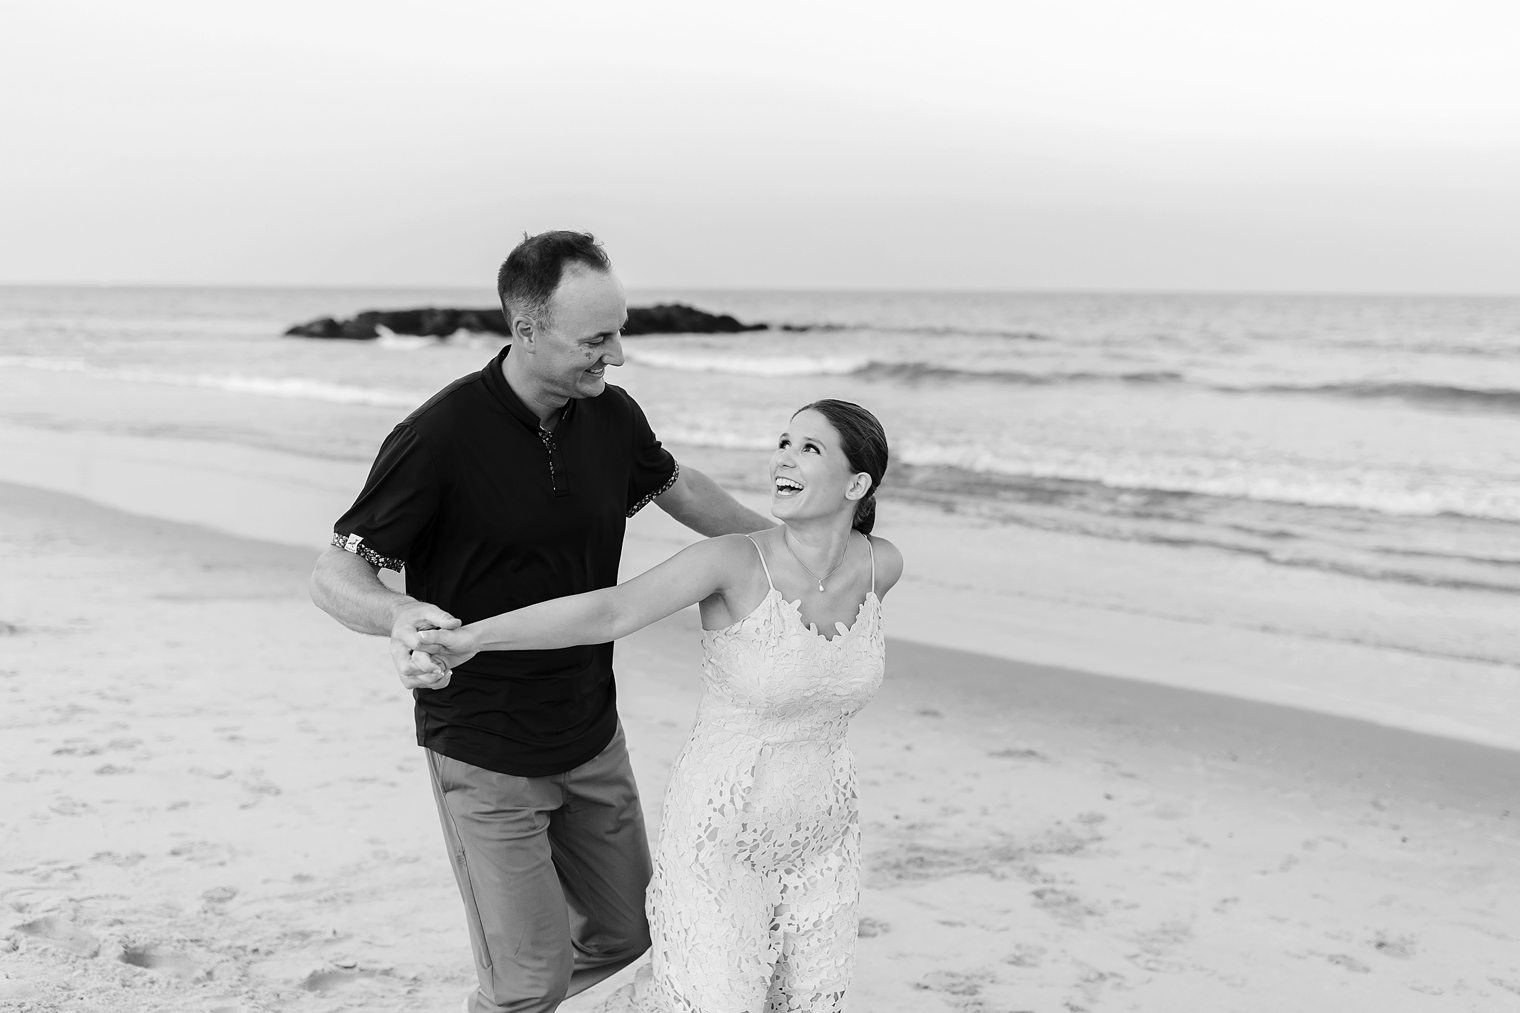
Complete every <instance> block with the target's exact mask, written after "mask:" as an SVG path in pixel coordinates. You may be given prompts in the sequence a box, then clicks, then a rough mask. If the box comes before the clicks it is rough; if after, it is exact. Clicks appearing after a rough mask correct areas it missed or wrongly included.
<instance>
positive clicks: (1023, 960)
mask: <svg viewBox="0 0 1520 1013" xmlns="http://www.w3.org/2000/svg"><path fill="white" fill-rule="evenodd" d="M1044 959H1045V947H1043V946H1034V945H1032V944H1030V943H1020V944H1019V945H1018V946H1015V947H1014V948H1013V952H1012V953H1010V954H1009V955H1008V956H1006V957H1004V958H1003V963H1005V964H1012V965H1013V966H1014V967H1039V966H1040V963H1041V961H1043V960H1044Z"/></svg>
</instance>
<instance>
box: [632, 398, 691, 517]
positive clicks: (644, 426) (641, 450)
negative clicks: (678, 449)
mask: <svg viewBox="0 0 1520 1013" xmlns="http://www.w3.org/2000/svg"><path fill="white" fill-rule="evenodd" d="M628 408H629V413H630V416H631V417H630V419H629V439H630V440H631V442H632V454H633V467H631V468H630V469H629V470H628V516H629V517H632V516H633V515H634V514H636V513H638V512H639V511H640V510H642V509H644V507H646V506H648V505H649V501H650V500H652V499H654V498H655V497H656V496H660V495H662V494H664V493H665V492H666V491H668V490H669V489H670V487H671V486H673V485H675V484H676V479H677V478H678V477H679V476H680V474H681V468H680V466H679V465H678V464H676V459H675V458H674V457H672V456H671V454H670V451H668V450H666V449H665V448H664V447H662V446H660V441H659V440H658V439H657V438H656V437H655V435H654V430H653V429H651V428H650V426H649V420H648V419H646V418H645V417H644V409H642V408H640V407H639V403H638V402H637V401H635V400H634V399H633V398H631V397H630V398H629V399H628Z"/></svg>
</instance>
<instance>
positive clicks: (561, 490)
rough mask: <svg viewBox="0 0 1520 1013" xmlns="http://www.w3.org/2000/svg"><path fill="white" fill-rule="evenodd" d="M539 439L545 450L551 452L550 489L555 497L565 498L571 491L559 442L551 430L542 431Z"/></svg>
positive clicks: (539, 433) (539, 432)
mask: <svg viewBox="0 0 1520 1013" xmlns="http://www.w3.org/2000/svg"><path fill="white" fill-rule="evenodd" d="M538 438H539V439H540V440H542V441H543V444H544V449H545V450H546V451H548V452H549V487H550V488H551V489H552V490H553V492H554V495H556V496H563V495H565V494H566V493H568V492H569V491H570V487H569V485H567V484H566V482H565V459H564V458H563V457H561V456H560V452H559V441H557V440H556V439H555V438H554V432H553V431H552V430H549V429H540V430H539V431H538Z"/></svg>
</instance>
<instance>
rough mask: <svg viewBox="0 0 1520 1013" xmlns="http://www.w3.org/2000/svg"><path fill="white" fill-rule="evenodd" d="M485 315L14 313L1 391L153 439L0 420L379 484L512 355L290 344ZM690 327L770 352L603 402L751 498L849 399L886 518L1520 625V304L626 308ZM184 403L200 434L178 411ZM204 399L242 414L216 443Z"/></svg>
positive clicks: (642, 381)
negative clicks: (457, 392)
mask: <svg viewBox="0 0 1520 1013" xmlns="http://www.w3.org/2000/svg"><path fill="white" fill-rule="evenodd" d="M492 300H493V294H492V293H491V292H489V291H488V290H416V291H400V290H394V289H389V290H377V291H362V290H353V289H316V288H312V289H289V290H284V289H253V288H243V289H211V288H197V289H188V288H187V289H175V288H63V287H59V288H40V287H25V288H21V287H11V288H3V287H0V370H4V371H8V372H12V373H13V375H15V376H28V375H41V374H50V375H53V376H55V377H56V376H57V375H59V374H62V375H65V376H69V375H79V376H90V377H94V378H96V379H104V380H108V381H111V382H113V383H120V384H123V385H128V386H129V387H130V388H131V389H134V390H140V391H143V392H156V397H155V404H157V405H159V406H161V409H162V410H161V411H155V412H153V413H152V414H151V415H150V416H145V415H143V414H142V413H134V414H131V415H124V414H122V413H120V412H117V413H115V414H113V413H112V411H111V409H110V408H109V407H108V406H94V405H80V404H69V403H62V402H60V403H58V404H55V405H51V406H48V407H45V408H39V407H38V406H37V405H35V404H28V405H27V406H26V407H25V408H24V410H23V409H22V408H18V407H16V406H10V407H7V406H5V405H0V418H5V419H9V420H11V421H16V422H20V423H23V424H30V425H47V426H65V427H71V428H91V427H98V428H102V429H108V430H116V431H128V432H140V433H147V434H152V435H182V436H188V437H195V438H203V439H215V440H227V441H232V442H242V443H247V444H250V445H255V446H266V447H276V448H280V449H284V450H289V451H293V452H296V453H302V454H310V455H316V456H323V457H340V458H346V459H354V460H365V459H368V458H369V457H370V456H371V455H372V454H373V452H374V450H375V448H376V446H377V445H378V442H379V440H380V439H381V437H383V435H384V433H385V431H386V429H388V427H389V424H390V423H391V422H393V421H395V420H396V419H399V418H400V417H401V416H402V415H404V414H405V413H406V412H407V411H409V410H410V409H411V408H412V407H414V406H415V405H416V404H418V403H420V402H421V401H422V400H423V399H425V398H426V397H427V396H428V395H429V394H430V393H431V392H432V391H433V390H435V389H436V388H437V387H439V386H441V385H442V384H443V383H446V382H448V381H449V380H451V379H453V378H454V377H456V376H459V375H461V374H463V373H465V372H468V371H471V370H474V369H478V368H479V367H480V366H481V365H482V364H483V363H484V362H485V361H486V360H487V359H488V358H489V356H490V355H491V354H492V353H493V352H494V351H495V349H496V348H497V347H498V341H499V339H497V338H495V337H485V336H478V335H468V334H460V335H455V336H454V337H452V338H450V339H448V340H445V341H438V340H434V339H413V338H406V337H400V336H397V337H388V338H382V339H381V340H379V341H376V342H333V341H318V340H311V339H296V338H285V337H282V336H281V332H282V331H283V330H284V329H285V328H286V327H287V326H289V325H290V324H294V323H299V322H303V321H305V320H308V319H310V318H313V317H317V316H324V315H334V316H344V315H350V314H352V313H355V312H357V311H359V310H362V309H374V308H406V307H415V306H424V305H440V306H441V305H453V306H488V305H490V304H491V303H492ZM672 300H679V301H683V302H688V303H691V304H693V305H696V306H698V307H701V308H703V309H707V310H710V311H715V312H726V313H732V314H734V315H735V316H737V317H739V318H740V319H741V320H744V321H746V322H767V323H771V324H774V325H778V329H772V330H767V331H757V332H750V333H745V334H740V335H722V336H690V335H682V336H648V337H640V338H630V339H626V340H625V349H626V353H627V360H628V361H627V363H626V365H624V366H623V367H622V368H621V369H619V370H617V371H614V374H613V375H612V380H613V382H615V383H618V384H619V385H620V386H624V387H626V388H628V389H629V390H630V391H632V392H633V393H634V394H635V396H637V397H638V398H639V400H640V401H641V403H643V404H644V406H645V408H646V410H647V411H648V413H649V415H650V418H651V421H652V422H653V423H654V425H655V427H656V430H657V431H658V432H659V433H660V434H661V436H662V437H663V438H664V439H665V440H666V441H667V442H669V443H672V444H674V445H677V446H701V447H706V448H713V449H715V450H722V451H727V452H731V454H732V455H733V456H734V459H735V460H736V461H743V462H748V461H751V460H752V461H753V469H752V471H753V482H754V487H755V488H759V486H760V483H761V480H762V474H761V469H762V468H763V465H764V461H765V455H766V452H767V451H768V450H769V449H770V448H771V447H772V446H773V444H774V439H775V436H776V434H777V433H778V432H779V430H780V428H781V427H782V426H783V425H784V424H785V421H786V419H787V417H788V415H789V414H790V412H791V411H792V410H793V409H794V408H796V407H797V406H799V405H801V404H803V403H805V402H807V401H810V400H813V399H815V398H819V397H843V398H847V399H850V400H854V401H858V402H860V403H862V404H864V405H866V406H867V407H869V408H871V409H872V410H873V411H874V412H875V413H876V414H877V415H878V416H879V417H880V418H881V419H882V421H883V423H884V424H885V425H886V427H887V431H888V434H889V437H890V439H891V442H892V448H893V455H894V460H893V465H892V469H891V471H890V472H889V474H888V476H887V480H886V482H885V483H884V487H883V500H884V502H889V501H890V499H891V498H892V497H894V496H902V497H910V498H914V499H917V500H920V501H924V502H929V503H933V504H937V505H939V506H941V507H943V508H944V509H946V510H953V511H956V512H958V513H971V514H974V515H976V516H977V517H978V518H981V519H984V520H985V522H986V523H992V524H1011V525H1026V526H1035V527H1041V528H1048V529H1051V530H1062V531H1074V532H1081V533H1084V534H1089V535H1096V536H1098V537H1102V538H1111V539H1118V540H1132V541H1147V542H1153V543H1157V544H1162V545H1168V546H1174V547H1175V548H1176V549H1177V550H1178V551H1188V550H1189V549H1194V548H1199V547H1207V548H1208V549H1210V550H1215V551H1224V552H1231V553H1240V554H1242V555H1246V556H1250V557H1253V558H1255V559H1258V560H1263V561H1266V562H1267V563H1268V564H1270V565H1274V566H1282V567H1306V568H1313V569H1319V570H1325V571H1333V572H1336V573H1340V574H1346V575H1350V576H1352V577H1353V578H1355V579H1359V580H1364V581H1369V582H1379V583H1382V584H1386V585H1388V586H1389V587H1396V586H1399V585H1411V584H1413V585H1424V586H1441V587H1451V588H1458V589H1463V588H1466V589H1472V590H1475V591H1480V592H1484V593H1488V594H1499V595H1520V299H1515V298H1416V297H1367V296H1293V295H1281V296H1274V295H1239V296H1236V295H1187V294H1175V295H1166V294H1157V295H1139V294H1101V293H1095V294H1020V293H987V294H971V293H903V292H897V293H861V292H854V293H849V292H841V293H830V292H761V291H733V292H721V291H711V290H704V291H684V290H661V291H653V290H649V291H633V292H631V293H630V302H631V303H633V304H634V305H640V304H644V305H647V304H651V303H654V302H659V301H672ZM779 325H785V326H786V327H787V328H788V329H779ZM192 394H193V395H194V398H195V401H194V403H195V404H196V405H198V406H202V407H199V408H197V409H196V410H195V411H191V410H189V409H188V408H185V409H181V408H180V407H178V405H179V403H180V402H183V401H185V400H186V399H188V398H191V397H192ZM207 395H220V396H222V398H223V400H225V401H227V402H228V403H231V402H234V401H235V402H236V403H237V405H239V406H240V407H239V408H238V410H230V409H229V410H228V411H227V412H226V413H225V414H222V413H219V412H214V413H211V415H210V416H208V413H207V412H206V411H205V410H204V407H203V406H204V405H205V404H207V403H208V402H207V401H206V396H207ZM739 473H740V474H749V473H750V470H749V468H748V465H745V466H744V467H741V468H740V469H739ZM1516 604H1517V606H1520V598H1517V599H1516Z"/></svg>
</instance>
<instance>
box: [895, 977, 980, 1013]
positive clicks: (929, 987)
mask: <svg viewBox="0 0 1520 1013" xmlns="http://www.w3.org/2000/svg"><path fill="white" fill-rule="evenodd" d="M994 980H995V979H994V978H993V976H992V975H990V974H988V973H986V972H985V971H980V972H971V973H967V972H963V971H930V972H929V973H928V974H926V975H924V976H923V979H922V980H920V981H915V982H914V983H913V987H914V988H916V989H918V990H919V991H923V992H944V993H945V994H947V995H953V996H956V997H958V998H961V999H974V998H976V997H977V996H978V995H981V993H982V988H983V987H984V986H986V985H989V984H991V983H992V982H993V981H994ZM976 1005H977V1006H978V1007H979V1006H980V1005H981V1004H980V1003H977V1004H976Z"/></svg>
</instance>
